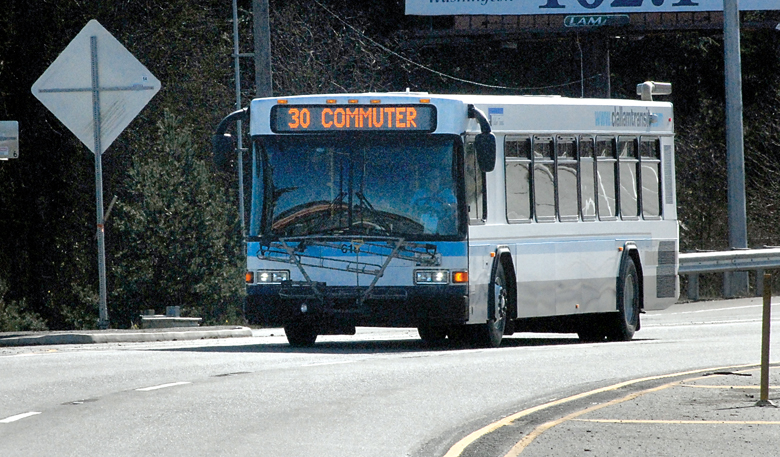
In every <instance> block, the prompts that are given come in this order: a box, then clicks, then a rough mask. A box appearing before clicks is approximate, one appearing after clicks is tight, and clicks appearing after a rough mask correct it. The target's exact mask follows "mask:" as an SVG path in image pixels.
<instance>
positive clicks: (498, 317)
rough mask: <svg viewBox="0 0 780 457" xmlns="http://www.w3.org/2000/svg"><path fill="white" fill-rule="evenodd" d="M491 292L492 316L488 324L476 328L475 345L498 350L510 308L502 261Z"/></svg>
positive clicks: (498, 266) (496, 271) (491, 286)
mask: <svg viewBox="0 0 780 457" xmlns="http://www.w3.org/2000/svg"><path fill="white" fill-rule="evenodd" d="M489 290H490V296H489V297H488V306H489V307H490V310H491V313H490V314H491V316H489V317H488V321H487V323H486V324H481V325H477V326H475V328H474V344H475V345H476V346H480V347H491V348H497V347H499V346H501V339H502V338H503V337H504V329H505V328H506V319H507V308H508V292H507V284H506V273H505V272H504V266H503V265H502V264H501V261H497V264H496V270H495V273H494V274H493V280H492V281H490V288H489Z"/></svg>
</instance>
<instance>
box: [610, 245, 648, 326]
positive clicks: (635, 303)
mask: <svg viewBox="0 0 780 457" xmlns="http://www.w3.org/2000/svg"><path fill="white" fill-rule="evenodd" d="M618 286H619V289H618V291H617V308H618V312H617V314H616V315H614V316H612V319H613V320H612V322H611V325H610V326H609V331H608V333H607V339H608V340H610V341H630V340H631V339H632V338H633V337H634V333H635V332H636V331H637V329H638V328H639V303H640V296H639V274H638V273H637V270H636V265H635V264H634V261H633V260H627V261H626V262H624V263H623V266H622V267H621V269H620V281H619V283H618Z"/></svg>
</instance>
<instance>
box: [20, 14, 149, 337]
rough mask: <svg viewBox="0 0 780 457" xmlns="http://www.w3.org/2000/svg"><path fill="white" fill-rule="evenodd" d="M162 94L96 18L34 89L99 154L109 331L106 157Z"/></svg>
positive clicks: (104, 312)
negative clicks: (124, 133) (105, 204)
mask: <svg viewBox="0 0 780 457" xmlns="http://www.w3.org/2000/svg"><path fill="white" fill-rule="evenodd" d="M159 90H160V81H158V80H157V78H155V77H154V76H152V74H151V73H150V72H149V70H147V69H146V67H144V66H143V64H141V63H140V62H139V61H138V60H137V59H136V58H135V57H134V56H133V55H132V54H131V53H130V52H129V51H128V50H127V49H125V47H124V46H122V44H121V43H119V41H117V40H116V38H114V37H113V36H112V35H111V34H110V33H109V32H108V31H107V30H106V29H105V28H103V26H102V25H100V24H99V23H98V22H97V21H96V20H94V19H93V20H91V21H89V22H88V23H87V25H86V26H85V27H84V28H83V29H82V30H81V31H80V32H79V34H78V35H76V37H75V38H74V39H73V41H71V42H70V44H68V46H67V47H66V48H65V50H64V51H62V53H61V54H60V55H59V56H58V57H57V59H56V60H55V61H54V62H53V63H52V64H51V65H50V66H49V68H47V69H46V71H45V72H44V73H43V75H41V77H40V78H38V80H37V81H36V82H35V84H33V86H32V93H33V95H35V97H36V98H38V100H40V101H41V103H43V104H44V105H45V106H46V107H47V108H48V109H49V110H50V111H51V112H52V113H53V114H54V115H55V116H57V119H59V120H60V121H61V122H62V123H63V124H65V126H66V127H68V128H69V129H70V131H71V132H73V133H74V134H75V135H76V137H78V138H79V140H81V142H82V143H84V144H85V145H86V146H87V147H88V148H89V149H90V150H91V151H92V152H93V153H94V154H95V200H96V207H97V211H96V213H97V217H96V219H97V230H96V238H97V245H98V275H99V281H100V286H99V287H100V290H99V293H100V303H99V321H98V326H99V327H100V328H108V326H109V318H108V304H107V289H108V288H107V285H106V251H105V219H104V216H103V166H102V155H103V152H105V150H106V149H107V148H108V146H110V145H111V143H112V142H113V141H114V140H115V139H116V138H117V137H118V136H119V134H120V133H122V131H123V130H124V129H125V128H126V127H127V126H128V125H129V124H130V122H131V121H132V120H133V119H134V118H135V116H137V115H138V113H139V112H140V111H141V109H143V107H144V106H146V104H147V103H148V102H149V100H151V99H152V97H154V95H155V94H156V93H157V92H158V91H159ZM103 113H105V116H104V115H103Z"/></svg>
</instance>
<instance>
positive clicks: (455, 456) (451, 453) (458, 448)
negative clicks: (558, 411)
mask: <svg viewBox="0 0 780 457" xmlns="http://www.w3.org/2000/svg"><path fill="white" fill-rule="evenodd" d="M748 367H755V364H749V365H738V366H730V367H718V368H707V369H703V370H691V371H683V372H680V373H671V374H665V375H660V376H649V377H646V378H639V379H633V380H630V381H625V382H621V383H618V384H613V385H611V386H607V387H602V388H600V389H594V390H591V391H588V392H583V393H579V394H576V395H572V396H570V397H566V398H561V399H559V400H553V401H550V402H547V403H544V404H542V405H538V406H534V407H532V408H528V409H525V410H523V411H519V412H517V413H514V414H511V415H509V416H507V417H505V418H503V419H501V420H499V421H496V422H493V423H491V424H488V425H486V426H484V427H482V428H480V429H479V430H476V431H474V432H472V433H470V434H468V435H466V436H465V437H463V438H461V439H460V440H459V441H458V442H457V443H455V444H454V445H453V446H452V447H451V448H450V449H449V450H448V451H447V453H446V454H444V457H459V456H460V455H461V454H463V451H465V450H466V448H467V447H468V446H469V445H470V444H472V443H473V442H475V441H477V440H478V439H480V438H482V437H483V436H485V435H487V434H489V433H491V432H493V431H495V430H498V429H499V428H501V427H504V426H506V425H509V424H511V423H513V422H514V421H516V420H517V419H520V418H522V417H525V416H528V415H531V414H533V413H536V412H539V411H542V410H545V409H548V408H551V407H554V406H558V405H562V404H565V403H569V402H572V401H576V400H580V399H582V398H587V397H590V396H592V395H596V394H600V393H604V392H611V391H614V390H618V389H620V388H622V387H627V386H631V385H634V384H639V383H642V382H647V381H656V380H659V379H668V378H674V377H678V376H686V375H690V374H698V373H707V372H712V371H722V370H728V369H734V368H748ZM687 381H690V380H687ZM508 455H509V454H508Z"/></svg>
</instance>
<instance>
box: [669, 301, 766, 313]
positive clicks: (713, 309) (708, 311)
mask: <svg viewBox="0 0 780 457" xmlns="http://www.w3.org/2000/svg"><path fill="white" fill-rule="evenodd" d="M763 306H764V305H745V306H732V307H729V308H708V309H697V310H694V311H679V312H676V313H663V314H659V316H660V315H664V316H677V315H681V314H698V313H712V312H716V311H734V310H735V309H750V308H763ZM772 306H778V303H772Z"/></svg>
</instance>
